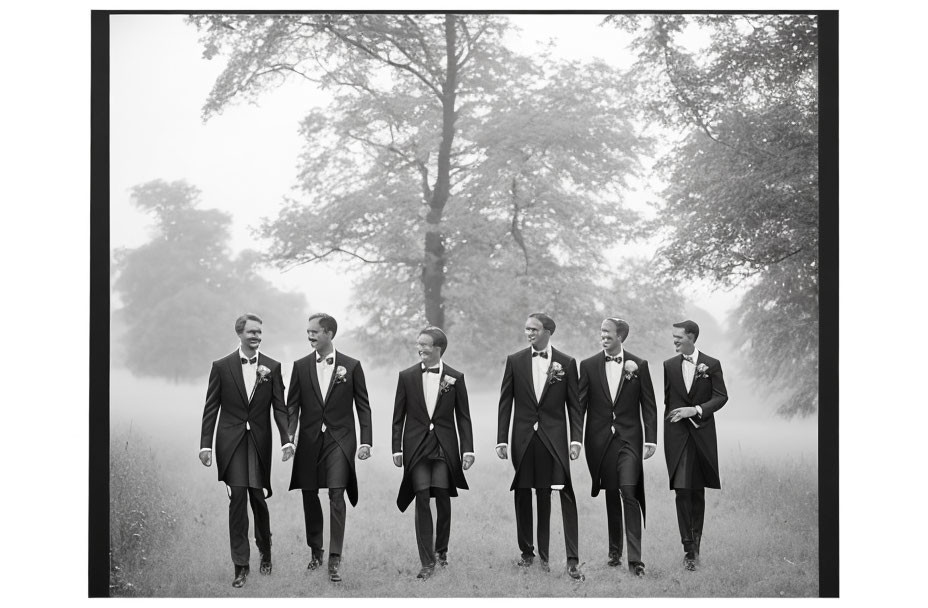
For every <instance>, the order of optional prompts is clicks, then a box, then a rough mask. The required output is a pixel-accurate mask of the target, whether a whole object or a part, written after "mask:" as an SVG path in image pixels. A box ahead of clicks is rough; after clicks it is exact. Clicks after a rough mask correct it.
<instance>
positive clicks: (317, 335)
mask: <svg viewBox="0 0 928 608" xmlns="http://www.w3.org/2000/svg"><path fill="white" fill-rule="evenodd" d="M306 338H307V339H308V340H309V343H310V345H312V347H313V349H314V350H315V351H316V352H317V353H319V354H320V355H327V354H329V353H330V352H332V334H330V333H326V331H325V330H324V329H322V326H321V325H319V319H313V320H312V321H310V322H309V325H308V326H307V328H306Z"/></svg>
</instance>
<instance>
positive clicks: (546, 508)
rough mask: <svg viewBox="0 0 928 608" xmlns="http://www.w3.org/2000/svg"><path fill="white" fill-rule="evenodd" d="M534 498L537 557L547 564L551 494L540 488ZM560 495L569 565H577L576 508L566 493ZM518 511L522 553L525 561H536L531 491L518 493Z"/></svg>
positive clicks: (517, 526)
mask: <svg viewBox="0 0 928 608" xmlns="http://www.w3.org/2000/svg"><path fill="white" fill-rule="evenodd" d="M535 495H536V498H537V502H538V557H540V558H541V559H542V561H545V562H546V561H548V546H549V540H550V538H551V536H550V531H551V490H550V489H545V488H537V489H536V490H535ZM560 495H561V517H562V519H563V523H564V544H565V545H566V549H567V564H568V565H571V564H577V563H578V562H579V559H578V558H577V553H578V550H577V538H578V536H579V525H578V523H577V504H576V502H574V501H573V500H572V499H571V497H570V496H568V495H567V494H565V493H564V492H560ZM515 507H516V534H517V536H518V540H519V550H520V551H521V552H522V557H533V556H534V555H535V550H534V549H535V548H534V547H533V546H532V490H531V489H530V488H516V489H515Z"/></svg>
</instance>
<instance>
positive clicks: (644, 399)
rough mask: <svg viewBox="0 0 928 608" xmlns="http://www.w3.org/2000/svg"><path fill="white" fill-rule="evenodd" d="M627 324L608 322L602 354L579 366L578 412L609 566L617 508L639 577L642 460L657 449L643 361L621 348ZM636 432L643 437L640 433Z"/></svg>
mask: <svg viewBox="0 0 928 608" xmlns="http://www.w3.org/2000/svg"><path fill="white" fill-rule="evenodd" d="M628 331H629V327H628V323H626V322H625V321H623V320H622V319H617V318H608V319H605V320H604V321H603V322H602V325H601V326H600V334H599V336H600V342H601V343H602V345H603V350H602V351H600V352H598V353H596V354H595V355H593V356H592V357H590V358H588V359H584V360H583V361H581V362H580V408H581V409H582V410H583V412H584V413H585V414H586V443H585V447H586V462H587V466H588V467H589V468H590V476H591V477H592V479H593V489H592V492H591V495H592V496H597V495H598V494H599V490H600V489H604V490H605V491H606V520H607V525H608V530H609V561H608V565H609V566H611V567H618V566H619V565H620V564H621V560H622V509H623V506H624V510H625V532H626V534H627V537H628V569H629V571H630V572H632V573H633V574H634V575H636V576H643V575H644V562H642V561H641V523H642V520H643V518H644V514H645V503H644V467H643V465H642V460H647V459H648V458H650V457H651V456H653V455H654V451H655V449H656V448H657V405H656V403H655V400H654V385H653V384H652V383H651V372H650V371H649V370H648V362H647V361H645V360H644V359H642V358H640V357H637V356H635V355H633V354H632V353H630V352H628V351H627V350H625V349H624V346H623V342H624V341H625V339H626V338H627V337H628ZM642 427H643V428H644V433H642V430H641V429H642Z"/></svg>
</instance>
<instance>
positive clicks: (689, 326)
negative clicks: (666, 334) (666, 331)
mask: <svg viewBox="0 0 928 608" xmlns="http://www.w3.org/2000/svg"><path fill="white" fill-rule="evenodd" d="M673 326H674V327H679V328H680V329H682V330H683V331H685V332H686V333H688V334H693V342H695V341H696V338H698V337H699V325H696V321H690V320H689V319H687V320H686V321H680V322H679V323H674V324H673Z"/></svg>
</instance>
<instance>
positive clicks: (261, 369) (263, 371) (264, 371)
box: [255, 365, 271, 384]
mask: <svg viewBox="0 0 928 608" xmlns="http://www.w3.org/2000/svg"><path fill="white" fill-rule="evenodd" d="M255 373H256V374H258V384H261V383H262V382H267V381H268V380H269V376H270V375H271V370H270V369H268V368H267V367H266V366H264V365H259V366H258V369H257V370H255Z"/></svg>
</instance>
